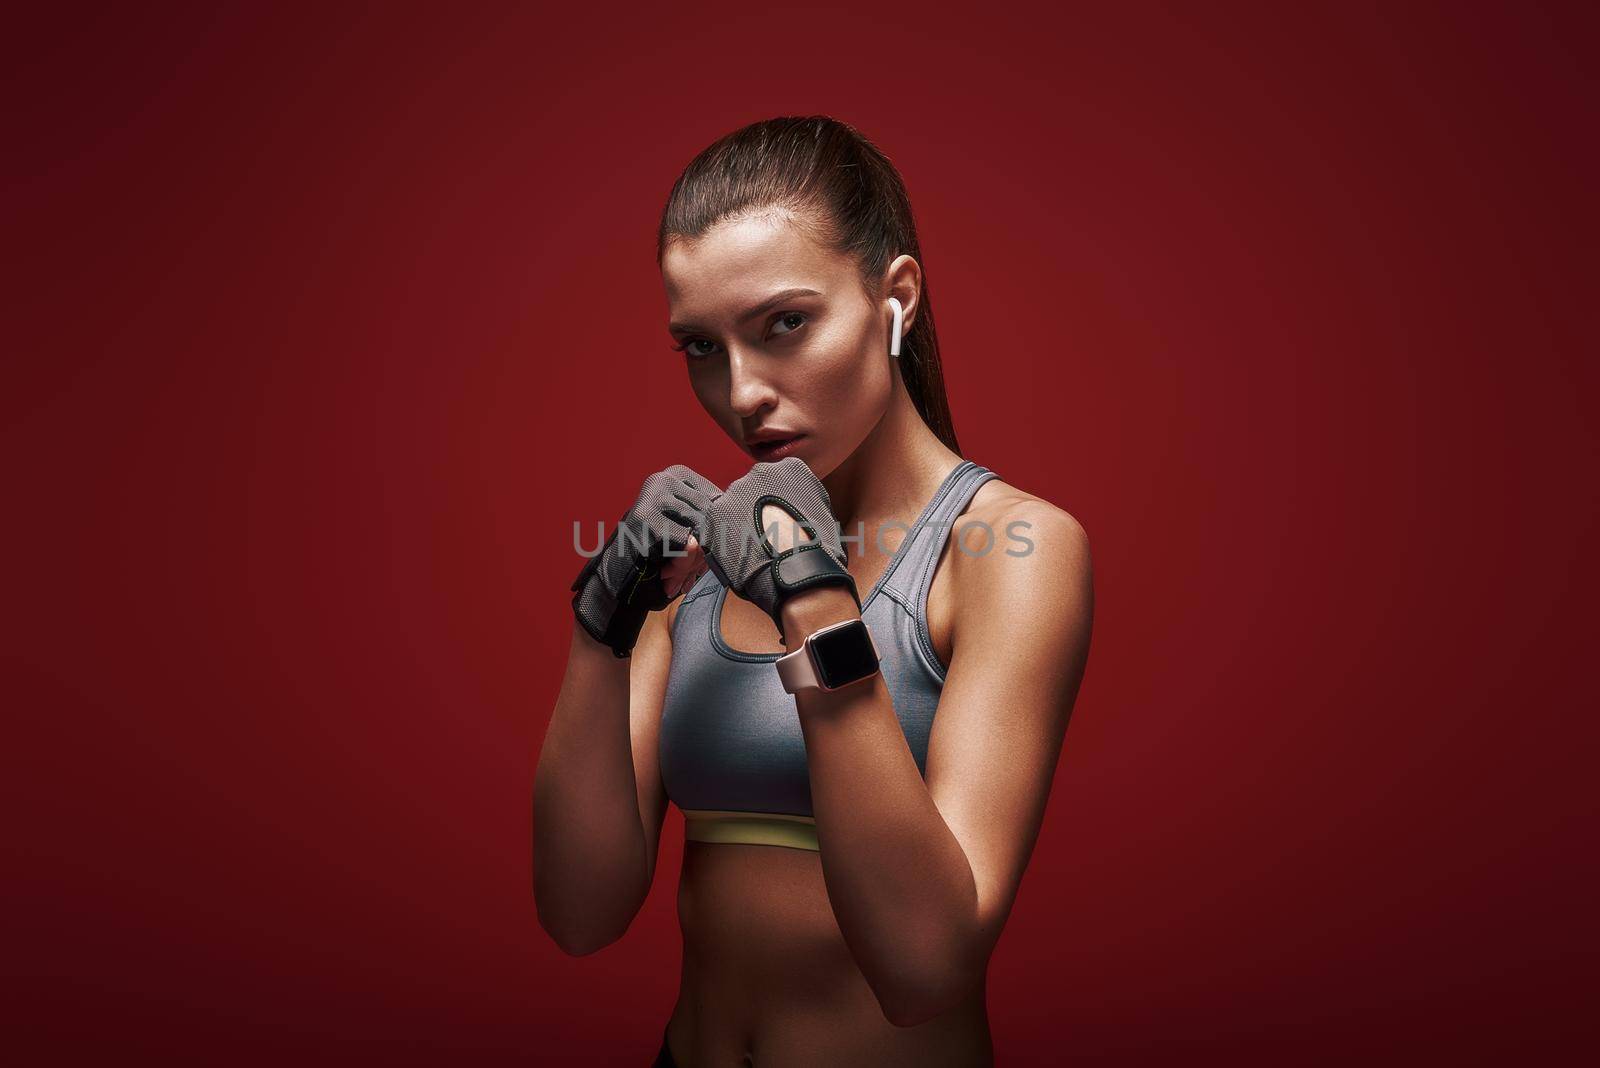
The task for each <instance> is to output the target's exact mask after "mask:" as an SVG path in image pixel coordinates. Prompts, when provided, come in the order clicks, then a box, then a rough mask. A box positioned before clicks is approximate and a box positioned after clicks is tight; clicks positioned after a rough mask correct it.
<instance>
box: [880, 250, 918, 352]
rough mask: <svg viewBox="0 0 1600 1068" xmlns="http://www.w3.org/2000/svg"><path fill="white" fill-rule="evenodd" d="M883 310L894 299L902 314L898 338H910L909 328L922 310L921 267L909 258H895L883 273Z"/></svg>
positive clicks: (903, 256) (902, 256)
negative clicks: (898, 303) (891, 298)
mask: <svg viewBox="0 0 1600 1068" xmlns="http://www.w3.org/2000/svg"><path fill="white" fill-rule="evenodd" d="M880 288H881V289H882V291H883V300H884V302H885V303H884V305H883V306H884V308H885V310H887V309H888V307H889V305H888V299H889V298H890V297H893V298H895V299H896V300H898V301H899V302H900V308H901V310H902V312H903V314H902V316H901V320H900V336H901V337H910V336H911V326H912V324H913V323H915V322H916V321H917V313H918V312H919V311H921V310H922V265H921V264H920V263H918V262H917V261H916V260H914V259H912V258H911V257H910V256H905V255H901V256H896V257H895V258H894V261H893V262H892V263H890V264H889V269H888V270H887V271H886V272H884V276H883V285H882V287H880Z"/></svg>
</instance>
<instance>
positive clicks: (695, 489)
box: [571, 464, 722, 657]
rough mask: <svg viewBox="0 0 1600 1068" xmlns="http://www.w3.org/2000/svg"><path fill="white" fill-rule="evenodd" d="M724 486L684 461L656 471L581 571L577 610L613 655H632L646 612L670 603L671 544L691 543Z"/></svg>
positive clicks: (577, 583) (584, 624)
mask: <svg viewBox="0 0 1600 1068" xmlns="http://www.w3.org/2000/svg"><path fill="white" fill-rule="evenodd" d="M721 492H722V491H721V490H719V489H718V488H717V487H716V484H715V483H713V482H711V481H709V480H708V479H706V478H704V477H703V476H701V475H700V474H698V473H696V472H695V471H693V470H692V469H690V468H687V467H685V466H683V465H682V464H673V465H672V466H671V467H669V468H666V469H665V470H663V471H657V472H656V473H655V474H653V475H651V476H650V477H649V478H646V479H645V480H644V488H643V489H641V490H640V491H639V499H638V500H636V501H634V502H633V507H632V508H629V509H628V511H627V513H626V514H625V515H624V516H623V517H622V518H621V519H620V520H618V522H617V525H616V527H615V528H613V530H612V531H611V536H610V537H609V538H607V539H606V543H605V545H604V546H602V547H601V549H600V552H599V553H597V554H595V555H594V556H592V557H590V558H589V562H588V563H586V564H584V566H583V570H582V571H580V572H579V573H578V577H577V579H576V581H574V582H573V583H572V587H571V588H572V589H573V590H575V591H577V592H576V593H574V594H573V596H572V611H573V614H574V615H575V616H576V617H577V619H578V623H579V624H580V625H582V627H583V629H584V630H586V631H588V632H589V635H590V636H591V637H593V638H594V640H595V641H597V642H599V643H601V644H602V645H609V646H610V647H611V652H612V653H613V655H615V656H617V657H625V656H629V655H631V654H632V652H633V647H634V644H635V643H636V642H638V640H639V632H640V631H641V630H643V629H644V621H645V617H646V616H648V615H649V614H650V613H651V612H654V611H657V610H658V609H662V608H665V607H666V606H667V605H668V604H669V603H671V598H670V597H668V596H667V591H666V589H665V587H664V586H663V585H662V582H661V569H662V561H663V558H665V557H666V552H667V547H668V546H671V548H672V550H673V551H674V552H678V551H681V550H682V549H683V548H684V547H685V546H686V545H688V544H689V535H690V534H692V533H694V528H695V523H696V522H697V521H698V520H699V518H700V516H701V515H703V514H704V512H705V510H706V508H707V507H708V506H709V505H710V502H711V499H712V498H713V497H715V496H716V495H717V494H719V493H721Z"/></svg>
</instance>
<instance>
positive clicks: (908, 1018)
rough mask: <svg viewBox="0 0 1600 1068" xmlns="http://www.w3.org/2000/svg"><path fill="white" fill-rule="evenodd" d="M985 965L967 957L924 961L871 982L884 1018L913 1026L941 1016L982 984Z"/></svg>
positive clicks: (898, 1024)
mask: <svg viewBox="0 0 1600 1068" xmlns="http://www.w3.org/2000/svg"><path fill="white" fill-rule="evenodd" d="M984 970H985V969H984V968H983V966H982V965H981V964H976V965H975V964H973V963H972V962H970V961H966V960H949V961H947V962H927V963H925V964H924V966H922V967H918V968H914V969H907V970H905V971H902V972H899V973H898V974H896V975H894V976H892V977H883V978H881V979H879V981H877V982H874V983H872V984H870V985H871V986H872V993H873V995H874V996H875V997H876V998H877V999H878V1007H879V1008H881V1009H882V1010H883V1017H884V1019H886V1020H888V1021H889V1022H890V1023H892V1024H894V1025H895V1026H896V1027H915V1026H917V1025H918V1024H923V1023H927V1022H928V1021H929V1020H932V1019H934V1018H935V1017H938V1016H942V1015H944V1014H945V1013H947V1012H949V1011H950V1010H951V1009H954V1008H956V1007H957V1006H958V1005H961V1004H962V1003H963V1002H965V1001H967V1000H968V999H969V998H971V997H972V996H973V994H974V993H975V992H976V991H977V990H979V989H980V988H981V987H982V979H983V972H984Z"/></svg>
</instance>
